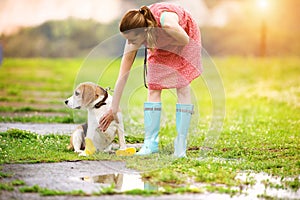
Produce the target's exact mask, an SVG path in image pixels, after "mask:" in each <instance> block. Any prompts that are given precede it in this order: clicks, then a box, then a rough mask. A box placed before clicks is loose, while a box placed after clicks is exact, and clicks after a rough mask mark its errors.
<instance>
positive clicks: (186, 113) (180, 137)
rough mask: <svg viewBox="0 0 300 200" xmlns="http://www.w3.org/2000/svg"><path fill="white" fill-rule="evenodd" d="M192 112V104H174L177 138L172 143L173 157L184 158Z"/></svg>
mask: <svg viewBox="0 0 300 200" xmlns="http://www.w3.org/2000/svg"><path fill="white" fill-rule="evenodd" d="M193 112H194V105H192V104H176V130H177V137H176V138H175V141H174V149H175V151H174V156H175V157H179V158H181V157H186V144H187V140H186V137H187V134H188V130H189V127H190V122H191V118H192V114H193Z"/></svg>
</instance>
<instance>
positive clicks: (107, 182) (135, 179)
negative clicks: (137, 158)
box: [81, 173, 158, 192]
mask: <svg viewBox="0 0 300 200" xmlns="http://www.w3.org/2000/svg"><path fill="white" fill-rule="evenodd" d="M81 180H83V181H86V182H90V183H99V184H101V185H102V186H111V185H112V184H113V185H114V186H115V189H116V190H118V191H120V192H125V191H129V190H134V189H141V190H158V187H157V186H153V185H151V184H149V183H147V182H144V181H143V180H142V177H141V175H139V174H119V173H116V174H105V175H98V176H85V177H82V178H81Z"/></svg>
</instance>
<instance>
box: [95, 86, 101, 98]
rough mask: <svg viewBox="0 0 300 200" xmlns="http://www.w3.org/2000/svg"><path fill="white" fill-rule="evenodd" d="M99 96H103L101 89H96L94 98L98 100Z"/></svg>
mask: <svg viewBox="0 0 300 200" xmlns="http://www.w3.org/2000/svg"><path fill="white" fill-rule="evenodd" d="M101 95H103V89H102V88H101V87H96V90H95V98H96V99H98V97H100V96H101Z"/></svg>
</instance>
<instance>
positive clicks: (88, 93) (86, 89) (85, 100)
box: [82, 84, 95, 106]
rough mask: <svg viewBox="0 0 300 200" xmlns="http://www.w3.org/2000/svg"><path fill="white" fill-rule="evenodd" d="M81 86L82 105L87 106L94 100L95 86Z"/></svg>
mask: <svg viewBox="0 0 300 200" xmlns="http://www.w3.org/2000/svg"><path fill="white" fill-rule="evenodd" d="M82 87H83V90H82V105H83V106H87V105H89V104H90V103H92V102H93V101H94V100H95V99H94V98H95V88H94V87H93V86H91V85H87V84H85V85H83V86H82Z"/></svg>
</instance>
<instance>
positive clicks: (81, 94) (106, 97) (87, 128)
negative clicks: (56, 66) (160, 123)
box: [65, 82, 136, 156]
mask: <svg viewBox="0 0 300 200" xmlns="http://www.w3.org/2000/svg"><path fill="white" fill-rule="evenodd" d="M111 103H112V96H111V95H110V94H108V92H107V91H106V90H105V89H103V88H102V87H100V86H98V85H97V84H94V83H91V82H84V83H81V84H79V85H78V86H77V88H76V89H75V91H74V93H73V95H72V96H71V97H69V98H68V99H67V100H65V104H66V105H67V106H68V107H69V108H72V109H87V111H88V120H87V123H86V124H83V125H80V126H78V127H77V128H76V129H75V130H74V132H73V133H72V135H71V138H70V145H69V147H68V148H69V149H72V150H74V151H75V152H77V153H79V155H80V156H87V155H92V154H94V153H95V152H96V151H103V152H107V151H110V150H111V147H112V143H113V140H114V138H115V136H116V135H117V136H118V139H119V145H120V149H119V150H117V151H116V154H117V155H120V156H124V155H133V154H134V153H135V152H136V150H135V148H126V142H125V137H124V125H123V120H122V113H121V112H120V111H119V112H118V113H117V116H118V119H119V123H117V122H116V121H112V122H111V124H110V125H109V127H108V128H107V130H106V131H105V132H102V131H101V130H100V129H99V120H100V118H101V117H102V116H103V115H104V114H106V113H107V112H108V110H109V109H110V107H111Z"/></svg>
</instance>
